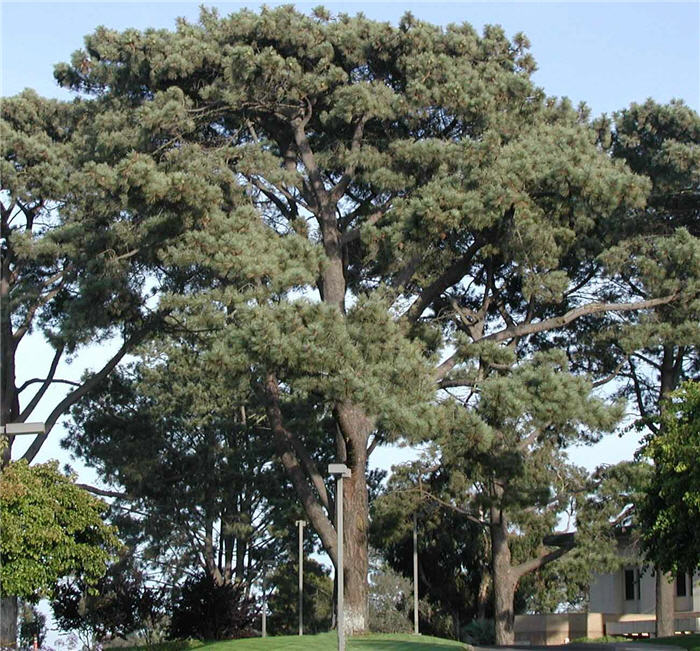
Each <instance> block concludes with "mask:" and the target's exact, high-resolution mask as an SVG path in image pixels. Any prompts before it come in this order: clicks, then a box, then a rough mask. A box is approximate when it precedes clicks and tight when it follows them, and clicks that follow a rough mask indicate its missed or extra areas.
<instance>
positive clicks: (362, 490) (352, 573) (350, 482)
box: [337, 404, 373, 636]
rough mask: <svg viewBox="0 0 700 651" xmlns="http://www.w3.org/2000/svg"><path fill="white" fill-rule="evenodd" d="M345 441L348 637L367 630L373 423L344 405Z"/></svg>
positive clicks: (341, 409)
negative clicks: (369, 471)
mask: <svg viewBox="0 0 700 651" xmlns="http://www.w3.org/2000/svg"><path fill="white" fill-rule="evenodd" d="M337 415H338V421H339V425H340V427H341V430H342V431H343V434H344V439H345V451H346V455H347V456H346V459H345V460H344V461H345V463H346V465H347V466H348V468H350V472H351V473H352V475H351V476H350V477H349V478H348V479H345V480H343V512H344V527H343V534H344V535H343V545H344V547H345V549H344V556H345V558H344V560H343V568H344V572H343V578H344V582H345V594H344V600H345V620H344V622H345V634H346V636H347V635H357V634H359V633H364V632H365V631H366V630H367V624H368V616H369V614H368V605H367V597H368V594H367V592H368V590H367V574H368V571H369V553H368V547H367V533H368V531H367V530H368V526H369V502H368V494H367V440H368V438H369V434H370V432H371V430H372V427H373V423H372V421H371V419H369V418H367V417H366V416H365V415H364V413H363V412H362V410H361V409H359V408H358V407H355V406H353V405H348V404H343V405H340V406H339V407H338V409H337Z"/></svg>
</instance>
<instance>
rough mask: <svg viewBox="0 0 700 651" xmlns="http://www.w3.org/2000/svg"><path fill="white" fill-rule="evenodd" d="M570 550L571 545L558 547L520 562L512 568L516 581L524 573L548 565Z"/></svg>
mask: <svg viewBox="0 0 700 651" xmlns="http://www.w3.org/2000/svg"><path fill="white" fill-rule="evenodd" d="M570 550H571V547H558V548H557V549H555V550H553V551H551V552H542V553H541V554H540V555H539V556H538V557H537V558H532V559H530V560H529V561H525V562H524V563H520V565H516V566H515V567H514V568H513V570H512V571H513V574H514V576H515V577H516V581H518V580H520V579H521V578H522V577H523V576H525V575H526V574H529V573H530V572H534V571H535V570H539V569H540V568H541V567H544V566H545V565H548V564H549V563H551V562H552V561H556V560H557V558H561V557H562V556H564V554H567V553H568V552H569V551H570Z"/></svg>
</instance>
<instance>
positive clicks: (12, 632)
mask: <svg viewBox="0 0 700 651" xmlns="http://www.w3.org/2000/svg"><path fill="white" fill-rule="evenodd" d="M17 608H18V606H17V597H2V599H0V647H2V648H8V647H9V648H12V649H14V648H16V647H17Z"/></svg>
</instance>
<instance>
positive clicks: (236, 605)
mask: <svg viewBox="0 0 700 651" xmlns="http://www.w3.org/2000/svg"><path fill="white" fill-rule="evenodd" d="M257 614H258V613H257V607H256V605H255V600H253V599H251V598H249V597H246V596H245V592H244V589H243V585H241V584H234V583H228V584H224V585H219V584H218V583H217V582H216V581H215V580H214V579H213V578H212V577H211V576H209V575H201V576H197V577H192V578H189V579H187V581H185V583H184V584H183V585H182V587H181V588H179V590H178V591H177V593H176V595H175V599H174V602H173V612H172V618H171V621H170V636H171V637H173V638H187V637H194V638H197V639H199V640H226V639H233V638H239V637H248V636H250V635H251V631H252V626H253V622H254V620H255V618H256V617H257Z"/></svg>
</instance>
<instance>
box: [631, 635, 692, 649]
mask: <svg viewBox="0 0 700 651" xmlns="http://www.w3.org/2000/svg"><path fill="white" fill-rule="evenodd" d="M636 641H637V642H639V643H640V644H672V645H673V646H682V647H683V648H684V649H700V633H693V634H692V635H673V636H672V637H647V638H644V639H643V640H636Z"/></svg>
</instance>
